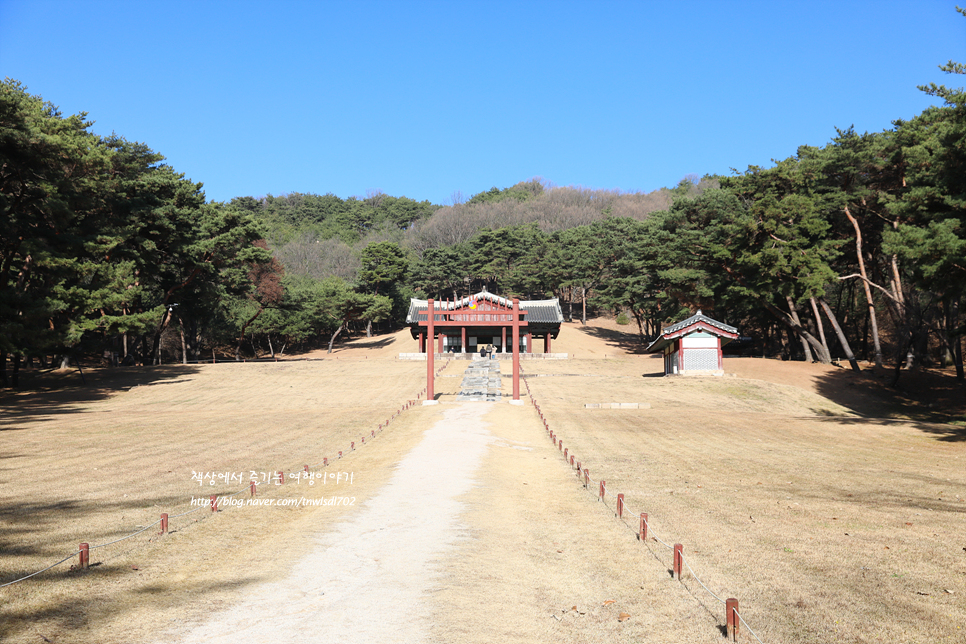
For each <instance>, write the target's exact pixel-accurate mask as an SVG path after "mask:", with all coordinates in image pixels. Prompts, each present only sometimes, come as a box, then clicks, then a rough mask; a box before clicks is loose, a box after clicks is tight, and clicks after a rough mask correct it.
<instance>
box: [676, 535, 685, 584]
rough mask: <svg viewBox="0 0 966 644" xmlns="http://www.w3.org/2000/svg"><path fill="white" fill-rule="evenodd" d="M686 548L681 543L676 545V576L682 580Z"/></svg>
mask: <svg viewBox="0 0 966 644" xmlns="http://www.w3.org/2000/svg"><path fill="white" fill-rule="evenodd" d="M683 564H684V546H682V545H681V544H680V543H676V544H674V574H675V575H677V578H678V579H681V569H682V568H683V567H684V566H683Z"/></svg>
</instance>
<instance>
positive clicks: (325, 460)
mask: <svg viewBox="0 0 966 644" xmlns="http://www.w3.org/2000/svg"><path fill="white" fill-rule="evenodd" d="M328 466H329V458H328V457H325V458H323V459H322V467H328Z"/></svg>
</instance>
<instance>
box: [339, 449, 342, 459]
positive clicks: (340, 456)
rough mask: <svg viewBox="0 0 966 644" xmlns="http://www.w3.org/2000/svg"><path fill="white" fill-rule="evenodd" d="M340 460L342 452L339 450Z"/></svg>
mask: <svg viewBox="0 0 966 644" xmlns="http://www.w3.org/2000/svg"><path fill="white" fill-rule="evenodd" d="M339 458H342V450H341V449H340V450H339Z"/></svg>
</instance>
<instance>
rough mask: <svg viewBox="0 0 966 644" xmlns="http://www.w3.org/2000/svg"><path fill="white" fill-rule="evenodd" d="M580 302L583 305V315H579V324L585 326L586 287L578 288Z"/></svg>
mask: <svg viewBox="0 0 966 644" xmlns="http://www.w3.org/2000/svg"><path fill="white" fill-rule="evenodd" d="M580 301H581V302H582V305H583V313H581V314H580V323H581V324H583V325H584V326H587V287H585V286H581V287H580Z"/></svg>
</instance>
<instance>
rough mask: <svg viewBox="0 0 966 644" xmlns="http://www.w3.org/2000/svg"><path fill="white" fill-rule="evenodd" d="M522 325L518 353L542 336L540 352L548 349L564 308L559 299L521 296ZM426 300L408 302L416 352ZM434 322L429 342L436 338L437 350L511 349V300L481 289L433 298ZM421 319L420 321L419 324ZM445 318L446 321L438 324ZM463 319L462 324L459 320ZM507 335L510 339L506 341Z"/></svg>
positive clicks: (423, 333) (531, 349)
mask: <svg viewBox="0 0 966 644" xmlns="http://www.w3.org/2000/svg"><path fill="white" fill-rule="evenodd" d="M519 307H520V309H519V310H520V311H525V313H524V314H523V316H522V323H523V325H522V326H521V327H520V329H519V330H520V334H519V335H520V353H534V350H535V345H536V344H537V343H539V341H540V340H543V353H550V346H551V340H552V339H556V337H557V336H558V335H559V334H560V324H561V323H562V322H563V312H562V311H561V309H560V301H559V300H557V299H556V298H554V299H552V300H521V301H520V304H519ZM427 308H428V300H419V299H416V298H413V299H411V300H410V302H409V313H408V314H407V315H406V324H407V325H409V328H410V331H411V332H412V334H413V339H414V340H418V341H419V352H420V353H426V343H427V338H426V329H427V327H426V326H425V325H426V310H427ZM433 308H434V309H435V311H436V315H435V316H434V319H435V320H436V321H437V324H439V326H435V328H434V333H433V335H434V336H436V337H435V338H429V339H428V340H429V342H430V343H432V342H433V341H434V340H435V342H436V351H435V352H436V353H477V352H478V351H479V350H480V349H481V348H483V347H485V346H487V345H489V344H492V345H493V347H494V351H495V352H496V353H498V354H501V353H505V354H510V353H512V352H513V347H512V346H510V344H512V338H513V334H512V332H511V330H512V329H511V327H512V324H511V320H512V311H513V301H512V300H508V299H507V298H505V297H500V296H499V295H494V294H493V293H489V292H487V291H482V292H480V293H477V294H476V295H471V296H469V297H464V298H461V299H458V300H434V301H433ZM420 321H422V325H420ZM440 322H445V325H443V324H440ZM461 322H463V324H460V323H461ZM508 339H509V340H510V341H511V342H510V344H508Z"/></svg>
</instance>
